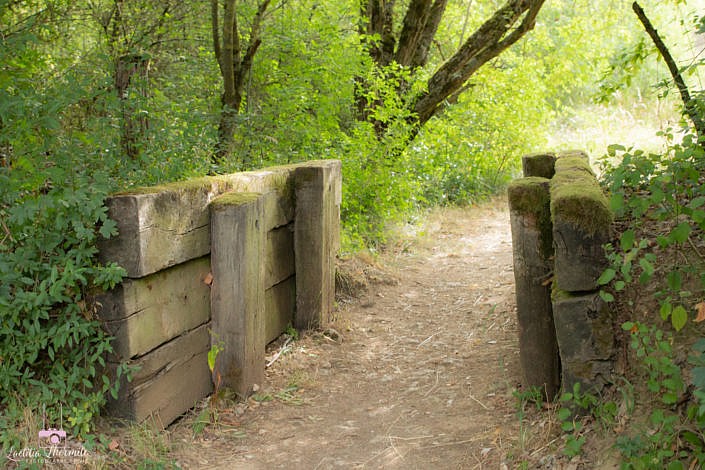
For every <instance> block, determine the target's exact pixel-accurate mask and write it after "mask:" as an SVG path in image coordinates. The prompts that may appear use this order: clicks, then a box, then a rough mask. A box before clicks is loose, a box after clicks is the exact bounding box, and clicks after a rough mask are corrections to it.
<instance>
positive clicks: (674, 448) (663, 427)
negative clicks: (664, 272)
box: [616, 322, 705, 469]
mask: <svg viewBox="0 0 705 470" xmlns="http://www.w3.org/2000/svg"><path fill="white" fill-rule="evenodd" d="M623 329H624V330H626V331H630V332H631V342H630V344H631V348H632V350H634V352H635V353H636V356H637V358H639V360H640V362H639V364H640V365H641V366H642V368H643V370H644V372H645V376H646V383H645V385H646V387H647V389H648V391H649V392H651V393H652V394H653V396H655V397H657V398H658V400H659V402H660V404H661V406H655V407H654V408H653V409H652V411H651V412H650V414H649V417H648V419H647V420H646V421H645V422H644V423H642V424H641V426H640V428H637V430H636V432H632V433H630V434H629V435H623V436H619V437H618V438H617V442H616V448H617V449H618V450H619V452H620V454H621V455H622V458H623V463H622V468H625V469H648V468H692V465H693V464H695V463H697V464H698V465H700V466H702V465H703V464H705V439H704V434H703V429H704V427H705V414H703V412H704V411H705V407H703V406H702V398H703V396H704V395H702V386H703V385H704V384H703V382H702V381H701V380H702V377H701V375H702V372H701V371H702V370H703V369H701V367H702V366H703V365H705V359H704V356H703V351H705V343H704V342H703V341H702V340H700V341H698V342H697V343H696V345H695V346H694V351H695V352H696V354H695V355H693V356H691V358H690V363H691V364H693V365H694V366H695V367H694V368H693V370H692V376H693V380H692V381H693V385H694V387H695V391H694V396H695V397H696V399H697V400H698V404H697V405H691V406H689V407H688V410H687V412H686V413H685V414H680V413H678V412H677V411H676V408H674V407H675V406H676V404H677V403H679V401H680V400H681V397H682V396H683V394H684V393H685V390H686V387H685V383H684V380H683V378H682V370H681V367H680V366H679V365H678V364H677V363H676V360H675V357H674V356H675V353H674V351H673V341H674V339H673V336H672V335H670V334H666V333H664V332H663V331H662V330H660V329H659V328H657V327H655V326H651V327H649V326H647V325H644V324H642V323H639V322H626V323H625V324H624V325H623Z"/></svg>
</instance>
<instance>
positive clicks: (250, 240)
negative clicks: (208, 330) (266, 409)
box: [210, 193, 266, 397]
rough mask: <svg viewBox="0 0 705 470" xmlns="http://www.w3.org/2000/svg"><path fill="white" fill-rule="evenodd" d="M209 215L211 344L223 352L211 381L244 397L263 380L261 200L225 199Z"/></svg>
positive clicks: (256, 197)
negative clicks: (210, 243) (211, 277)
mask: <svg viewBox="0 0 705 470" xmlns="http://www.w3.org/2000/svg"><path fill="white" fill-rule="evenodd" d="M210 212H211V233H212V247H211V269H212V272H213V283H212V285H211V318H212V320H211V321H212V325H213V327H212V331H213V335H212V341H213V344H214V345H220V344H222V346H223V350H222V351H221V352H220V354H219V355H218V359H217V362H216V367H215V371H214V373H215V374H216V377H214V380H215V381H220V382H221V384H222V385H223V386H225V387H229V388H231V389H232V390H234V391H235V392H236V393H237V394H238V395H239V396H241V397H247V396H249V395H250V393H252V391H253V389H254V388H255V385H261V384H262V381H263V380H264V348H265V345H266V343H265V318H264V314H265V312H264V309H265V297H264V282H265V263H264V256H265V245H266V232H265V230H264V199H263V197H262V195H261V194H257V193H228V194H225V195H222V196H220V197H219V198H217V199H214V200H213V201H212V202H211V205H210Z"/></svg>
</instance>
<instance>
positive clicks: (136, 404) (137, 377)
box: [107, 324, 213, 426]
mask: <svg viewBox="0 0 705 470" xmlns="http://www.w3.org/2000/svg"><path fill="white" fill-rule="evenodd" d="M209 326H210V325H208V324H206V325H202V326H200V327H198V328H196V329H195V330H193V331H190V332H188V333H186V334H184V335H183V336H179V337H178V338H175V339H174V340H172V341H170V342H168V343H166V344H164V345H163V346H161V347H159V348H157V349H155V350H154V351H152V352H151V353H149V354H147V355H145V356H143V357H141V358H139V359H136V360H135V361H133V362H132V364H133V365H136V366H138V367H139V370H138V371H137V372H136V373H135V374H134V375H133V379H132V382H128V381H127V380H126V378H125V377H123V378H122V380H121V386H120V391H119V394H118V399H117V400H113V399H112V398H109V400H108V405H107V409H108V412H109V413H110V414H111V415H113V416H116V417H120V418H125V419H131V420H135V421H142V420H144V419H146V418H148V417H150V416H154V417H155V418H156V421H157V422H158V423H161V424H162V425H163V426H167V425H169V424H170V423H171V422H172V421H174V420H175V419H176V418H177V417H178V416H180V415H181V414H183V413H185V412H186V411H188V410H189V409H190V408H191V407H193V406H194V404H195V403H196V402H198V401H199V400H201V399H203V398H204V397H206V396H207V395H208V394H210V393H211V392H212V390H213V385H212V382H211V376H210V370H209V369H208V359H207V356H208V350H209V349H210V336H209V334H208V328H209Z"/></svg>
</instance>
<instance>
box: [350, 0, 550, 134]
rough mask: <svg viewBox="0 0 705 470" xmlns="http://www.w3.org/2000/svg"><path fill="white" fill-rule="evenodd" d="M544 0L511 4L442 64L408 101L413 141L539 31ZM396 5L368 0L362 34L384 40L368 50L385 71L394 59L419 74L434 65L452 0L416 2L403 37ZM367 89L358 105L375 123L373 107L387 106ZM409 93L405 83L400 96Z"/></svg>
mask: <svg viewBox="0 0 705 470" xmlns="http://www.w3.org/2000/svg"><path fill="white" fill-rule="evenodd" d="M544 1H545V0H508V1H507V3H506V4H505V5H504V6H503V7H502V8H500V9H499V10H497V11H496V12H495V13H494V15H492V17H490V18H489V19H488V20H487V21H485V23H484V24H483V25H482V26H480V27H479V28H478V29H477V31H475V33H474V34H472V35H471V36H470V37H469V38H468V39H467V40H466V41H465V42H464V43H463V44H462V45H461V46H460V48H459V49H458V50H457V51H456V53H455V54H454V55H453V56H452V57H451V58H450V59H448V60H447V61H446V62H445V63H443V65H441V66H440V68H439V69H438V70H437V71H436V72H435V73H434V74H433V75H432V76H431V78H430V79H429V80H428V82H427V86H426V88H425V89H426V91H424V92H423V93H421V94H419V95H418V96H416V97H412V98H411V99H410V100H408V102H409V111H411V115H412V117H411V118H409V119H408V121H409V124H410V125H411V126H412V131H411V138H412V139H413V137H414V136H415V135H416V133H417V132H418V130H419V129H420V128H421V127H422V126H423V125H424V124H425V123H426V122H427V121H428V120H429V119H431V118H432V117H433V116H435V115H436V114H437V113H438V112H439V111H441V110H442V109H443V107H444V105H445V103H447V100H448V99H449V98H452V97H454V96H455V95H456V94H457V93H459V92H462V90H464V89H465V88H467V81H468V80H469V79H470V77H471V76H472V75H473V74H474V73H475V72H476V71H477V70H478V69H479V68H480V67H481V66H482V65H484V64H485V63H487V62H488V61H490V60H491V59H493V58H495V57H497V56H498V55H499V54H501V53H502V52H503V51H504V50H506V49H507V48H508V47H510V46H511V45H512V44H514V43H516V42H517V41H518V40H519V39H520V38H522V37H523V36H524V35H525V34H526V33H527V32H529V31H530V30H531V29H533V27H534V24H535V21H536V16H537V15H538V13H539V11H540V9H541V7H542V6H543V3H544ZM392 6H393V0H392V1H386V2H385V1H384V0H367V1H366V2H365V3H364V4H363V7H362V9H361V14H362V16H363V22H362V24H363V26H361V28H360V33H361V34H362V36H363V42H364V41H365V38H369V37H375V38H379V40H378V41H373V40H371V41H368V42H367V48H368V52H369V54H370V57H371V58H372V59H373V60H374V62H375V64H376V65H377V66H378V67H379V68H380V69H383V68H384V67H385V66H387V65H389V64H390V63H392V61H394V62H396V63H398V64H400V65H402V66H403V67H406V68H408V69H409V70H411V72H412V74H413V73H414V72H415V71H416V70H417V69H418V68H420V67H423V66H425V65H426V64H427V62H428V52H429V49H430V46H431V44H432V43H433V38H434V37H435V35H436V32H437V31H438V26H439V24H440V21H441V19H442V17H443V13H444V12H445V9H446V6H447V0H435V1H434V0H410V3H409V7H408V8H407V10H406V14H405V17H404V20H403V26H402V29H401V31H400V33H399V37H398V38H395V37H394V35H393V33H392V25H393V24H394V18H393V16H392ZM382 73H383V72H382ZM363 82H364V81H363ZM367 91H368V88H367V87H366V86H365V84H364V83H361V84H359V86H358V98H357V107H358V116H359V118H360V119H367V120H369V119H370V116H371V115H372V114H373V113H372V112H371V110H370V108H372V109H374V107H376V106H380V105H382V103H380V102H379V101H377V102H375V101H374V100H372V102H369V101H370V100H369V99H368V98H367V96H366V92H367ZM406 91H407V90H406V89H405V87H404V86H403V84H402V86H400V87H399V90H398V93H400V94H403V93H405V92H406ZM363 105H364V106H367V108H366V109H365V108H364V106H363ZM375 124H377V123H375Z"/></svg>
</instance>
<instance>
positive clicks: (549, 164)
mask: <svg viewBox="0 0 705 470" xmlns="http://www.w3.org/2000/svg"><path fill="white" fill-rule="evenodd" d="M555 164H556V155H555V154H554V153H532V154H530V155H524V156H523V157H521V168H522V173H523V174H524V177H525V178H527V177H532V176H537V177H541V178H548V179H551V178H552V177H553V175H554V174H555V172H556V169H555V167H554V165H555Z"/></svg>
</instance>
